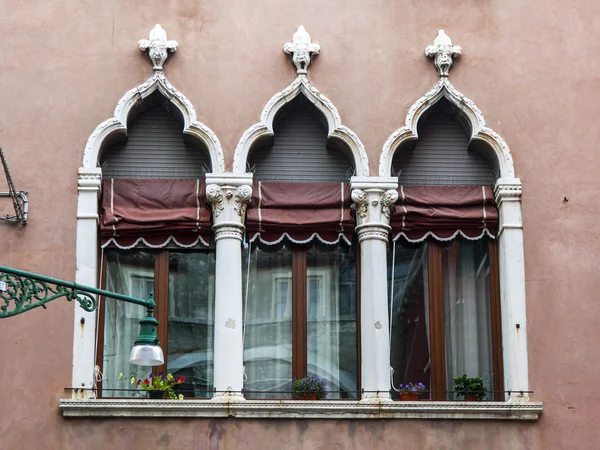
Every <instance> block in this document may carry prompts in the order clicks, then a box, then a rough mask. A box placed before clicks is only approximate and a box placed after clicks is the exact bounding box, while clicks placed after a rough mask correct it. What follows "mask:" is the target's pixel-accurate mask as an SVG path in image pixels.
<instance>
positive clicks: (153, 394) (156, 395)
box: [148, 391, 165, 400]
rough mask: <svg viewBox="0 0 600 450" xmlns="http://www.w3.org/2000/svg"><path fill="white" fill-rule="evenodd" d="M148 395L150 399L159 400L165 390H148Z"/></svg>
mask: <svg viewBox="0 0 600 450" xmlns="http://www.w3.org/2000/svg"><path fill="white" fill-rule="evenodd" d="M148 395H149V396H150V398H151V399H154V400H161V399H163V398H164V396H165V391H148Z"/></svg>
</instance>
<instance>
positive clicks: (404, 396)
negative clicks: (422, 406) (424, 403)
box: [400, 392, 419, 402]
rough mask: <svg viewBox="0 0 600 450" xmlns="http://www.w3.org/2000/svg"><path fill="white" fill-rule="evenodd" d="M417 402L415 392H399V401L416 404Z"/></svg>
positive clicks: (417, 397) (417, 396)
mask: <svg viewBox="0 0 600 450" xmlns="http://www.w3.org/2000/svg"><path fill="white" fill-rule="evenodd" d="M417 400H419V394H418V393H416V392H400V401H402V402H416V401H417Z"/></svg>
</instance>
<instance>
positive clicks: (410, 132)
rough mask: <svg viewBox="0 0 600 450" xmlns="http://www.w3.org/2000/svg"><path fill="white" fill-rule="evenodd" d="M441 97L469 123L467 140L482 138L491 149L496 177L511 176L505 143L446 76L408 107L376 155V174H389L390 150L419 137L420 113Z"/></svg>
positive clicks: (472, 103) (392, 154)
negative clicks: (401, 120) (497, 174)
mask: <svg viewBox="0 0 600 450" xmlns="http://www.w3.org/2000/svg"><path fill="white" fill-rule="evenodd" d="M442 97H444V98H446V99H447V100H448V101H449V102H450V103H452V104H453V105H455V106H456V107H457V108H458V110H459V111H460V112H461V113H462V115H463V116H464V117H466V118H467V120H468V121H469V124H470V127H471V136H470V139H471V141H483V142H486V143H487V144H488V145H489V146H490V147H491V148H492V149H493V151H494V154H495V156H496V158H497V160H498V166H499V167H500V177H502V178H507V179H509V178H515V171H514V164H513V159H512V156H511V153H510V149H509V148H508V145H507V144H506V142H505V141H504V139H502V137H501V136H500V135H499V134H498V133H496V132H495V131H494V130H492V129H491V128H488V127H487V126H486V122H485V118H484V117H483V114H482V113H481V111H480V110H479V108H478V107H477V105H475V103H474V102H473V101H472V100H470V99H469V98H467V97H465V96H464V95H463V94H462V93H461V92H459V91H458V90H457V89H456V88H455V87H454V86H453V85H452V83H450V80H448V78H446V77H442V78H440V80H439V81H438V82H437V83H436V84H435V86H434V87H433V88H432V89H431V90H430V91H429V92H427V93H426V94H425V95H423V96H422V97H421V98H420V99H418V100H417V101H416V102H415V103H414V104H413V105H412V106H411V107H410V109H409V111H408V114H407V115H406V119H405V121H404V126H403V127H401V128H398V129H397V130H396V131H394V132H393V133H392V134H391V135H390V137H388V139H387V140H386V142H385V144H384V145H383V149H382V150H381V155H380V158H379V176H382V177H383V176H389V175H390V174H391V169H392V160H393V158H394V153H395V152H396V150H397V149H398V147H400V145H402V144H403V143H404V142H406V141H412V140H416V139H418V138H419V134H418V131H417V126H418V122H419V119H420V118H421V117H422V116H423V114H424V113H425V112H426V111H427V110H428V109H429V108H431V107H432V106H433V105H435V104H436V103H437V102H438V101H439V100H440V99H441V98H442Z"/></svg>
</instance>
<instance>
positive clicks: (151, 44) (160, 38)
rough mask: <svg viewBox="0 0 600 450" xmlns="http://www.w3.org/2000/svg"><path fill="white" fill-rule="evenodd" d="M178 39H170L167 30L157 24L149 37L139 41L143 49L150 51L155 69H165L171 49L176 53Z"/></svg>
mask: <svg viewBox="0 0 600 450" xmlns="http://www.w3.org/2000/svg"><path fill="white" fill-rule="evenodd" d="M178 45H179V44H178V43H177V41H168V40H167V32H166V31H165V30H163V28H162V27H161V26H160V25H159V24H156V25H154V28H152V30H151V31H150V37H149V39H142V40H141V41H139V42H138V46H139V48H140V50H141V51H143V52H145V51H148V57H149V58H150V61H152V64H154V67H153V69H154V71H161V70H163V64H164V63H165V61H166V60H167V57H168V56H169V53H168V52H169V51H170V52H172V53H175V52H176V51H177V47H178Z"/></svg>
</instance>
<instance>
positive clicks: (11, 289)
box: [0, 266, 156, 319]
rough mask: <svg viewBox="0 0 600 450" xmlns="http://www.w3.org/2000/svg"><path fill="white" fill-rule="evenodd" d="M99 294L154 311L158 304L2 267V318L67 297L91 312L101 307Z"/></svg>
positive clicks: (0, 309)
mask: <svg viewBox="0 0 600 450" xmlns="http://www.w3.org/2000/svg"><path fill="white" fill-rule="evenodd" d="M95 295H96V296H102V297H110V298H114V299H116V300H120V301H124V302H127V303H133V304H136V305H140V306H144V307H146V309H148V310H151V311H152V312H153V311H154V308H155V307H156V304H155V303H154V300H153V299H152V298H150V299H148V300H146V299H143V298H137V297H131V296H129V295H123V294H117V293H116V292H111V291H105V290H103V289H97V288H94V287H91V286H85V285H81V284H77V283H73V282H71V281H64V280H59V279H57V278H52V277H46V276H44V275H39V274H37V273H31V272H25V271H24V270H18V269H13V268H10V267H4V266H0V319H3V318H6V317H12V316H16V315H17V314H21V313H23V312H25V311H29V310H30V309H33V308H37V307H38V306H42V307H44V308H46V306H45V304H46V303H48V302H50V301H52V300H56V299H57V298H66V299H67V300H68V301H72V300H76V301H77V302H78V303H79V305H80V306H81V307H82V308H83V309H85V310H86V311H90V312H91V311H94V310H95V309H96V308H97V306H98V302H97V300H96V297H95ZM2 302H4V304H1V303H2Z"/></svg>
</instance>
